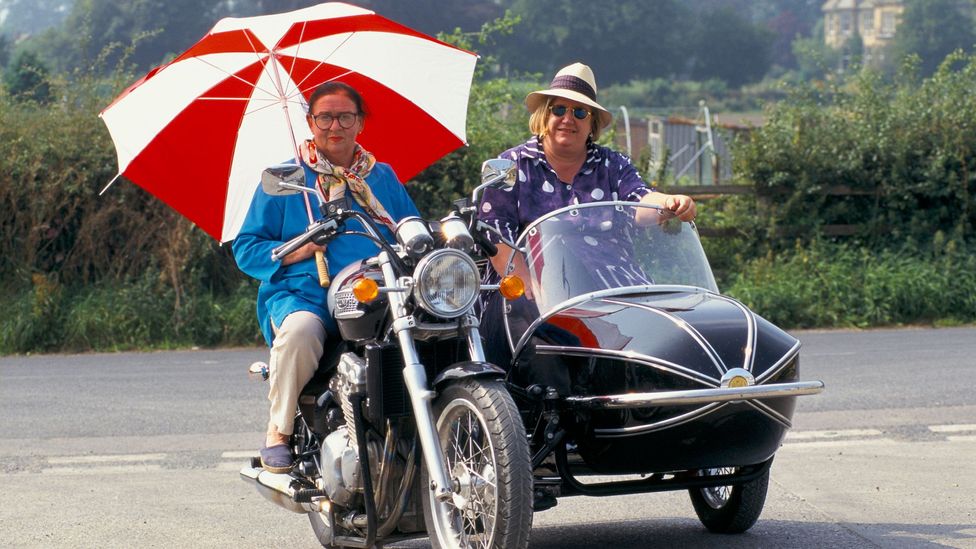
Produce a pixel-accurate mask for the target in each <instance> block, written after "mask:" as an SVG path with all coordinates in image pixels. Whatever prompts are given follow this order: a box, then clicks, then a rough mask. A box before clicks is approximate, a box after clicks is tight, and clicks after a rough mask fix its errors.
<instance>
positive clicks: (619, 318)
mask: <svg viewBox="0 0 976 549" xmlns="http://www.w3.org/2000/svg"><path fill="white" fill-rule="evenodd" d="M516 246H517V248H518V249H519V251H520V252H521V253H522V254H524V255H523V257H524V260H525V263H526V266H527V268H528V272H529V275H530V280H529V281H525V282H526V284H527V286H528V287H529V288H530V295H531V296H532V299H531V300H528V299H527V298H525V297H523V298H521V299H519V300H516V301H513V302H511V303H509V304H507V306H506V314H505V316H504V321H505V325H506V327H507V332H508V338H509V350H510V351H511V352H512V357H513V361H512V364H511V365H510V377H509V381H510V383H511V385H512V392H513V394H514V395H516V397H517V400H518V401H519V403H520V408H521V409H522V410H523V412H524V416H525V419H526V430H527V432H528V433H529V435H530V436H531V438H532V451H533V454H534V455H533V465H534V466H535V475H536V476H535V486H536V507H537V509H541V508H545V507H547V506H551V505H553V504H554V503H555V498H558V497H561V496H567V495H574V494H583V495H613V494H622V493H635V492H650V491H662V490H677V489H689V490H690V492H691V497H692V501H693V503H694V505H695V508H696V511H697V512H698V515H699V518H700V519H701V520H702V522H703V523H704V524H705V525H706V527H708V528H709V529H710V530H713V531H718V532H741V531H744V530H746V529H748V528H749V527H750V526H752V524H753V523H754V522H755V521H756V519H757V518H758V517H759V514H760V512H761V510H762V507H763V503H764V500H765V493H766V485H767V482H768V476H769V467H770V465H771V463H772V459H773V456H774V454H775V453H776V450H777V449H778V448H779V446H780V444H781V443H782V441H783V438H784V436H785V434H786V431H787V430H788V429H789V428H790V427H791V425H792V424H791V421H792V417H793V411H794V407H795V403H796V397H797V396H800V395H807V394H815V393H818V392H820V391H821V390H822V389H823V383H822V382H820V381H808V382H804V381H800V379H799V373H800V372H799V350H800V342H799V341H797V340H796V339H795V338H793V337H792V336H790V335H789V334H787V333H786V332H784V331H782V330H780V329H779V328H777V327H776V326H774V325H772V324H771V323H770V322H768V321H766V320H765V319H763V318H762V317H760V316H758V315H756V314H755V313H753V312H752V311H750V310H749V309H748V308H747V307H746V306H745V305H743V304H742V303H740V302H738V301H736V300H735V299H732V298H730V297H726V296H723V295H721V294H720V293H719V292H718V288H717V286H716V284H715V280H714V277H713V276H712V273H711V270H710V268H709V265H708V261H707V259H706V258H705V255H704V252H703V250H702V247H701V243H700V241H699V240H698V235H697V232H696V230H695V227H694V225H693V224H691V223H684V222H681V221H679V220H678V219H676V218H674V217H671V216H670V215H669V214H668V213H667V212H664V211H661V210H658V209H655V208H653V207H650V206H645V205H639V204H633V203H624V202H606V203H595V204H586V205H579V206H572V207H569V208H564V209H561V210H558V211H555V212H552V213H551V214H549V215H547V216H545V217H543V218H541V219H539V220H538V221H536V222H535V223H534V224H532V225H531V226H529V227H528V228H527V229H526V230H525V231H524V232H523V234H522V237H521V238H520V239H519V241H518V242H517V243H516ZM514 257H515V256H514V255H513V258H514ZM553 361H556V362H557V363H558V364H560V365H561V368H562V370H560V371H559V372H558V373H557V374H555V375H553V374H552V373H551V371H552V367H551V366H550V367H548V368H542V367H541V366H540V365H542V364H551V363H552V362H553ZM540 371H541V372H550V373H540ZM547 376H548V379H547ZM594 474H598V475H604V476H605V475H630V476H633V475H639V476H640V477H641V478H638V479H632V478H631V479H628V478H627V477H617V478H613V479H611V480H609V481H602V482H596V483H594V482H583V481H581V480H580V479H581V478H582V477H584V476H586V475H594ZM621 478H622V479H623V480H621Z"/></svg>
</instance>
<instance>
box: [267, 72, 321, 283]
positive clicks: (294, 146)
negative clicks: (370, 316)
mask: <svg viewBox="0 0 976 549" xmlns="http://www.w3.org/2000/svg"><path fill="white" fill-rule="evenodd" d="M274 76H275V80H276V84H277V85H278V90H279V94H280V99H279V101H280V102H281V110H282V113H283V114H284V115H285V124H287V125H288V135H289V136H290V137H291V146H292V150H293V151H294V152H295V164H296V165H298V166H301V165H302V157H301V153H300V152H299V150H298V139H296V138H295V127H294V126H292V124H291V117H290V116H288V98H287V97H286V96H285V93H284V88H282V86H281V76H279V74H278V65H277V64H275V69H274ZM305 206H306V210H307V212H308V222H309V223H313V222H314V221H315V216H314V215H313V214H312V208H311V205H310V204H309V201H308V194H305ZM315 268H316V270H317V271H318V275H319V284H320V285H321V286H322V287H323V288H328V287H329V284H330V283H331V282H332V281H331V279H330V277H329V262H328V260H326V259H325V253H324V252H321V251H317V252H315Z"/></svg>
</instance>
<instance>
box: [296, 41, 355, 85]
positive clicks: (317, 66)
mask: <svg viewBox="0 0 976 549" xmlns="http://www.w3.org/2000/svg"><path fill="white" fill-rule="evenodd" d="M355 34H356V33H355V32H351V33H349V36H347V37H346V38H345V39H343V41H342V42H340V43H339V44H338V45H337V46H336V47H335V48H334V49H333V50H332V51H331V52H329V55H326V56H325V57H324V58H322V60H321V61H319V64H318V65H315V68H314V69H312V70H310V71H308V73H307V74H306V75H305V78H302V81H301V82H296V85H297V86H298V90H299V92H301V89H302V85H303V84H305V81H306V80H308V77H309V76H311V75H312V74H313V73H314V72H315V71H317V70H318V69H319V67H321V66H322V65H324V64H325V62H326V61H328V60H329V58H331V57H332V56H333V55H335V52H337V51H339V48H341V47H342V46H344V45H346V42H348V41H349V39H350V38H352V37H353V35H355ZM296 57H297V52H296ZM351 72H353V71H348V72H346V73H344V74H343V75H342V76H345V75H346V74H349V73H351ZM289 76H290V75H289ZM335 78H338V77H335ZM335 78H330V79H329V80H326V82H330V81H332V80H335Z"/></svg>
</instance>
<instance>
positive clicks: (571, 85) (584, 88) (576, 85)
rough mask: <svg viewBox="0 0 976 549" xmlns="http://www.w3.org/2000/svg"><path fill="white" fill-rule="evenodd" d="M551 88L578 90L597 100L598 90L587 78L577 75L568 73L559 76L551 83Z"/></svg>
mask: <svg viewBox="0 0 976 549" xmlns="http://www.w3.org/2000/svg"><path fill="white" fill-rule="evenodd" d="M549 89H563V90H570V91H574V92H578V93H581V94H583V95H585V96H587V97H589V98H590V99H591V100H592V101H596V90H594V89H593V86H591V85H589V84H588V83H587V82H586V80H583V79H582V78H579V77H576V76H570V75H568V74H564V75H562V76H557V77H555V78H553V79H552V83H551V84H549Z"/></svg>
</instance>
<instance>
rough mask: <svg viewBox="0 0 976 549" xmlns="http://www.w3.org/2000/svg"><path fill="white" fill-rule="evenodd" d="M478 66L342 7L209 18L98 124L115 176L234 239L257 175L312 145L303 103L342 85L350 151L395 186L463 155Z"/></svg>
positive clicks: (467, 56) (454, 51)
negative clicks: (347, 95)
mask: <svg viewBox="0 0 976 549" xmlns="http://www.w3.org/2000/svg"><path fill="white" fill-rule="evenodd" d="M476 59H477V56H476V55H474V54H473V53H470V52H467V51H464V50H460V49H458V48H455V47H453V46H451V45H448V44H445V43H443V42H440V41H438V40H435V39H433V38H431V37H429V36H426V35H424V34H421V33H419V32H416V31H414V30H412V29H409V28H407V27H404V26H403V25H400V24H398V23H395V22H393V21H390V20H389V19H385V18H383V17H381V16H379V15H376V14H375V13H374V12H372V11H369V10H365V9H362V8H359V7H356V6H351V5H348V4H342V3H327V4H320V5H317V6H313V7H309V8H305V9H300V10H297V11H292V12H288V13H282V14H276V15H266V16H259V17H247V18H228V19H222V20H221V21H219V22H218V23H217V25H216V26H214V28H213V29H211V31H210V32H209V33H208V34H207V35H206V36H204V37H203V38H202V39H201V40H200V41H199V42H198V43H197V44H196V45H194V46H193V47H191V48H190V49H189V50H187V51H186V52H184V53H183V54H181V55H180V56H178V57H177V58H176V59H174V60H173V61H172V62H170V63H168V64H166V65H164V66H162V67H158V68H156V69H153V70H152V71H150V72H149V73H148V74H147V75H146V76H144V77H142V78H141V79H140V80H139V81H137V82H136V83H134V84H133V85H131V86H130V87H129V88H128V89H127V90H125V91H124V92H123V93H122V94H121V95H120V96H119V97H117V98H116V99H115V100H114V101H113V102H112V104H111V105H109V106H108V107H106V108H105V110H103V111H102V113H101V118H102V120H104V121H105V124H106V125H107V126H108V130H109V133H110V134H111V136H112V140H113V141H114V143H115V147H116V153H117V155H118V161H119V175H124V176H125V177H126V178H127V179H129V180H130V181H132V182H134V183H136V184H137V185H139V186H141V187H143V188H144V189H146V190H147V191H149V192H150V193H152V194H153V195H154V196H156V197H157V198H159V199H161V200H162V201H164V202H165V203H167V204H169V205H170V206H171V207H173V208H174V209H175V210H176V211H178V212H180V213H181V214H182V215H184V216H185V217H187V218H189V219H190V220H191V221H193V222H194V223H195V224H196V225H197V226H199V227H200V228H201V229H203V230H204V231H206V232H207V233H208V234H210V235H211V236H212V237H214V238H215V239H218V240H220V241H228V240H233V239H234V238H235V237H236V236H237V233H238V231H239V230H240V227H241V224H242V223H243V220H244V216H245V214H246V213H247V209H248V206H249V205H250V202H251V197H252V196H253V194H254V191H255V190H256V188H257V185H258V181H259V179H260V174H261V171H262V170H263V169H264V168H266V167H268V166H270V165H272V164H276V163H279V162H282V161H284V160H287V159H289V158H295V157H296V143H298V142H301V141H302V140H304V139H308V138H311V136H312V134H311V132H310V131H309V129H308V124H307V123H306V121H305V113H306V109H307V98H308V96H309V95H310V94H311V92H312V90H313V89H315V87H317V86H318V85H320V84H323V83H325V82H328V81H331V80H341V81H343V82H345V83H347V84H349V85H351V86H353V87H354V88H356V90H358V91H359V92H360V93H361V94H362V96H363V99H364V102H365V104H366V109H367V111H368V117H367V119H366V124H365V129H364V130H363V133H362V134H360V136H359V138H358V141H359V142H360V143H361V144H362V145H363V147H365V148H366V149H367V150H369V151H371V152H373V153H374V154H375V155H376V157H377V159H378V160H380V161H381V162H387V163H389V164H391V165H392V166H393V169H394V171H396V174H397V176H398V177H399V178H400V180H401V181H407V180H408V179H410V178H411V177H413V176H414V175H416V174H417V173H418V172H419V171H420V170H422V169H424V168H425V167H427V166H428V165H430V164H431V163H433V162H434V161H436V160H437V159H439V158H441V157H442V156H444V155H445V154H447V153H449V152H451V151H452V150H454V149H456V148H458V147H459V146H461V145H463V144H465V120H466V115H467V104H468V95H469V92H470V87H471V79H472V76H473V74H474V66H475V61H476Z"/></svg>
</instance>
